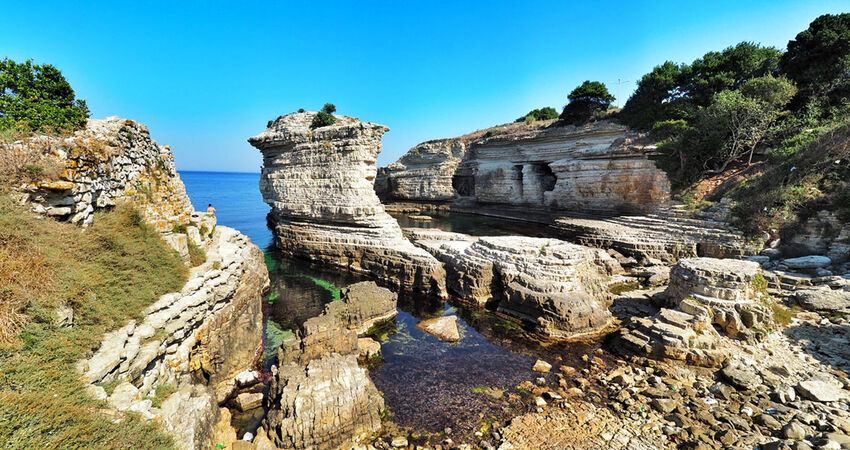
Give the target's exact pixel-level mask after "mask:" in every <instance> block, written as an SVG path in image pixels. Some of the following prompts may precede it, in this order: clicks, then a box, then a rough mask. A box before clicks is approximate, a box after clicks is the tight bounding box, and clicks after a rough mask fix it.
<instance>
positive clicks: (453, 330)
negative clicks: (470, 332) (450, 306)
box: [416, 315, 460, 342]
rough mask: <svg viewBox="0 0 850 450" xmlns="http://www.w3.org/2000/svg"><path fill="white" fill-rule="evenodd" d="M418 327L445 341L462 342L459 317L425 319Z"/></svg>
mask: <svg viewBox="0 0 850 450" xmlns="http://www.w3.org/2000/svg"><path fill="white" fill-rule="evenodd" d="M416 326H417V327H419V328H422V329H423V330H425V331H427V332H429V333H431V334H433V335H434V336H437V337H438V338H440V339H442V340H444V341H449V342H457V341H459V340H460V332H459V331H458V329H457V316H454V315H452V316H443V317H436V318H433V319H425V320H423V321H421V322H419V323H417V324H416Z"/></svg>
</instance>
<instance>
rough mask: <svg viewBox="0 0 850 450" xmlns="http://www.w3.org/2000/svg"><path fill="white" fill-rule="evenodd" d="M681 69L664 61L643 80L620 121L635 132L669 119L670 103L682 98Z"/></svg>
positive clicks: (624, 108) (625, 106) (624, 109)
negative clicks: (680, 92) (634, 129)
mask: <svg viewBox="0 0 850 450" xmlns="http://www.w3.org/2000/svg"><path fill="white" fill-rule="evenodd" d="M682 68H683V66H682V65H679V64H676V63H673V62H670V61H665V62H664V64H661V65H659V66H655V68H653V69H652V71H651V72H649V73H648V74H646V75H644V76H643V77H641V79H640V80H639V81H638V83H637V89H636V90H635V92H634V94H632V96H631V97H629V100H628V101H627V102H626V104H625V105H624V106H623V110H622V112H621V113H620V117H621V119H622V120H623V121H624V122H625V123H626V124H628V125H629V126H631V127H632V128H637V129H642V130H646V129H649V128H651V127H652V125H653V124H654V123H655V122H658V121H661V120H666V119H669V118H670V117H669V116H670V114H669V112H668V110H669V106H670V102H671V101H673V100H675V99H678V98H679V97H680V95H679V91H678V87H679V81H680V79H681V77H682Z"/></svg>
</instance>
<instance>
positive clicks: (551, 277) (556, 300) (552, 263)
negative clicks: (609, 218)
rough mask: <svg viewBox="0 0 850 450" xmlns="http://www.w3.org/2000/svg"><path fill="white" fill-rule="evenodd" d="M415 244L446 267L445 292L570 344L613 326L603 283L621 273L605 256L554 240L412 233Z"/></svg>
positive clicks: (436, 232)
mask: <svg viewBox="0 0 850 450" xmlns="http://www.w3.org/2000/svg"><path fill="white" fill-rule="evenodd" d="M410 232H411V236H413V239H414V241H415V242H416V243H417V245H421V246H422V247H423V248H426V249H428V251H430V252H432V253H433V254H434V255H435V256H437V257H438V258H439V259H440V260H441V261H443V262H445V263H446V267H447V272H448V275H447V284H448V288H449V290H450V291H451V292H452V293H454V294H456V295H459V296H461V297H463V298H465V299H467V300H471V301H474V302H477V303H480V304H484V303H488V302H493V303H495V304H496V305H497V308H498V310H499V311H500V312H503V313H505V314H510V315H513V316H516V317H519V318H521V319H523V320H526V321H529V322H531V323H533V324H535V326H536V329H537V331H538V332H540V333H542V334H546V335H549V336H553V337H559V338H568V337H576V336H580V335H582V334H588V333H594V332H598V331H601V330H602V329H604V328H605V327H606V326H607V325H608V324H609V322H610V320H611V315H610V313H609V312H608V309H607V307H608V305H609V303H610V296H609V294H608V293H607V289H606V281H607V279H608V278H609V277H610V275H613V274H615V273H619V272H622V268H621V267H620V265H619V264H618V263H617V262H616V261H615V260H614V259H613V258H611V257H610V256H609V255H608V254H607V253H605V252H604V251H602V250H597V249H591V248H587V247H582V246H579V245H574V244H570V243H567V242H564V241H559V240H556V239H545V238H529V237H519V236H499V237H481V238H477V239H476V238H471V237H469V236H464V235H461V234H458V233H445V232H439V231H434V230H428V231H416V230H411V231H410Z"/></svg>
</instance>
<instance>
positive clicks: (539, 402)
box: [534, 397, 546, 408]
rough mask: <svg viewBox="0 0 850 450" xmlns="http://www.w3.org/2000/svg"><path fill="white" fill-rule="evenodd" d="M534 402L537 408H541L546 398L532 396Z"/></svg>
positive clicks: (544, 404)
mask: <svg viewBox="0 0 850 450" xmlns="http://www.w3.org/2000/svg"><path fill="white" fill-rule="evenodd" d="M534 404H535V405H536V406H537V407H538V408H542V407H544V406H546V400H543V397H534Z"/></svg>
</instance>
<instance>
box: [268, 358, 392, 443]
mask: <svg viewBox="0 0 850 450" xmlns="http://www.w3.org/2000/svg"><path fill="white" fill-rule="evenodd" d="M268 406H269V412H268V415H267V417H266V419H265V420H264V422H263V427H264V429H265V431H266V432H267V434H268V437H269V439H271V441H272V443H274V444H275V445H276V446H277V447H278V448H284V449H296V448H297V449H303V448H315V449H336V448H342V447H343V446H345V445H346V444H348V445H349V446H351V445H353V444H354V443H355V442H356V441H357V440H359V439H360V438H366V437H368V436H370V435H371V434H372V433H373V432H374V431H376V430H378V429H380V427H381V413H382V411H383V409H384V401H383V398H382V397H381V395H380V393H379V392H378V389H377V388H376V387H375V385H374V384H373V383H372V380H371V379H369V375H368V373H367V371H366V369H364V368H361V367H358V366H357V358H356V357H355V356H354V355H347V356H342V355H338V354H330V355H326V356H323V357H321V358H319V359H314V360H312V361H310V362H309V363H308V364H307V365H306V367H304V366H302V365H299V364H296V363H287V364H283V365H282V366H281V367H280V369H279V371H278V373H277V374H275V375H274V377H273V378H272V382H271V385H270V387H269V402H268ZM346 448H349V447H346Z"/></svg>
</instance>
